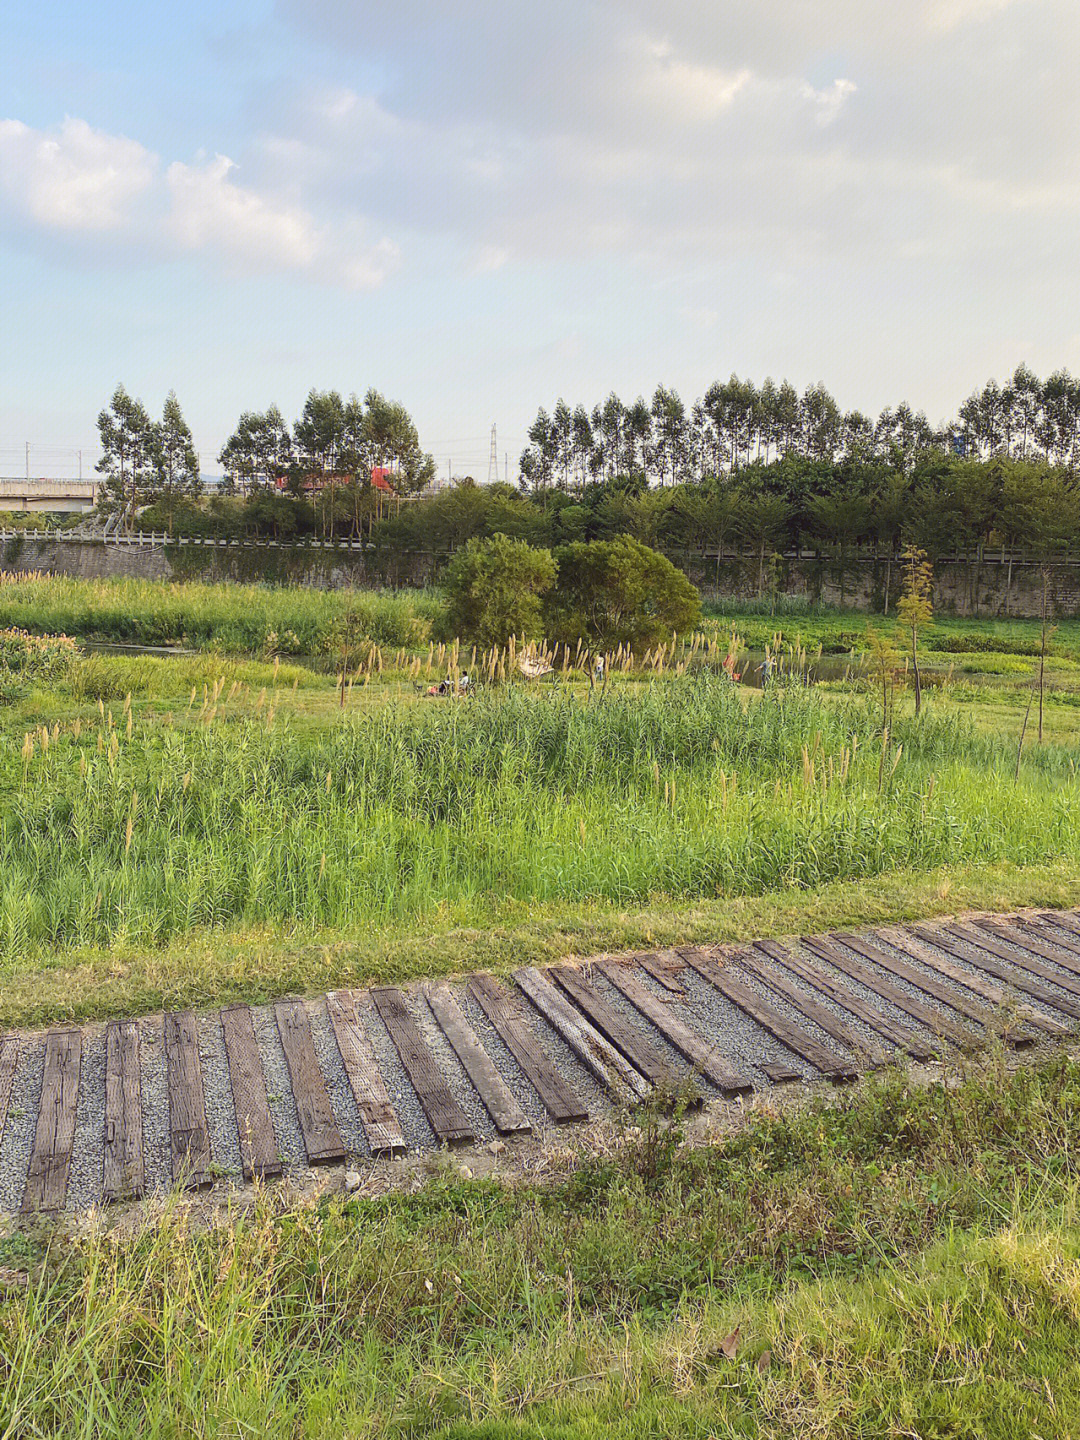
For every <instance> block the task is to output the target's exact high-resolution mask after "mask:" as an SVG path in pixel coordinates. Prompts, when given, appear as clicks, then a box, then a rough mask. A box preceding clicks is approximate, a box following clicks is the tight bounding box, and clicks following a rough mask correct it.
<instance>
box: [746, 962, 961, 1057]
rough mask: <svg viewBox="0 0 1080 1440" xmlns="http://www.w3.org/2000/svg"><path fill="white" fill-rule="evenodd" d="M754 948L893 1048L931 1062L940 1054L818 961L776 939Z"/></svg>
mask: <svg viewBox="0 0 1080 1440" xmlns="http://www.w3.org/2000/svg"><path fill="white" fill-rule="evenodd" d="M754 948H755V949H758V950H761V951H763V953H764V954H766V955H768V956H770V957H771V958H772V959H773V960H776V961H778V962H779V963H780V964H781V965H783V966H785V967H786V968H787V969H788V970H790V971H791V972H792V974H793V975H797V976H798V977H799V979H800V980H805V981H806V983H807V985H812V986H813V987H814V989H815V990H819V991H820V992H821V994H822V995H827V996H828V997H829V999H830V1000H833V1001H835V1003H836V1004H837V1005H842V1006H843V1008H844V1009H845V1010H847V1011H848V1012H849V1013H850V1014H852V1015H854V1016H855V1017H856V1018H857V1019H859V1020H861V1021H862V1022H863V1024H864V1025H867V1026H869V1028H870V1029H871V1030H873V1031H874V1032H875V1033H876V1034H878V1035H880V1036H882V1038H883V1039H885V1040H888V1041H889V1043H890V1044H891V1045H894V1046H895V1047H896V1048H897V1049H899V1050H904V1051H906V1052H907V1054H908V1055H910V1056H911V1057H912V1059H914V1060H929V1059H930V1058H931V1057H932V1056H933V1055H936V1054H937V1051H936V1050H935V1049H934V1047H933V1046H932V1045H931V1044H930V1042H929V1041H928V1040H924V1039H923V1037H922V1036H921V1035H919V1034H918V1032H917V1031H915V1030H912V1028H911V1027H910V1025H904V1024H901V1022H900V1021H899V1020H894V1019H893V1018H892V1016H891V1015H885V1014H884V1013H883V1012H882V1011H881V1010H879V1009H878V1008H877V1006H876V1005H871V1004H869V1002H868V1001H866V1000H864V999H863V998H862V996H861V995H855V994H853V993H852V990H851V987H850V985H844V984H843V983H842V982H841V981H839V980H837V979H836V977H835V976H833V975H830V974H829V972H828V971H827V970H824V969H822V967H821V966H820V965H819V964H818V963H817V961H815V960H808V959H806V957H805V956H803V955H799V954H797V953H796V952H795V951H794V950H789V949H788V948H787V946H786V945H781V944H779V943H778V942H777V941H775V940H755V942H754Z"/></svg>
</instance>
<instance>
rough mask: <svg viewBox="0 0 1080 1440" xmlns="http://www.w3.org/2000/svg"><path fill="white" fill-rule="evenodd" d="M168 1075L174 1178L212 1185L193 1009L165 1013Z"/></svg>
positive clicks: (192, 1186) (196, 1185)
mask: <svg viewBox="0 0 1080 1440" xmlns="http://www.w3.org/2000/svg"><path fill="white" fill-rule="evenodd" d="M165 1076H166V1084H167V1087H168V1091H169V1143H170V1146H171V1148H172V1173H173V1179H174V1180H176V1181H179V1182H182V1183H183V1184H184V1185H186V1186H187V1188H188V1189H189V1190H197V1189H199V1188H200V1187H201V1186H203V1185H212V1184H213V1176H212V1175H211V1174H210V1162H211V1156H210V1132H209V1130H208V1129H207V1125H206V1098H205V1095H204V1093H203V1079H202V1062H201V1061H200V1059H199V1037H198V1032H197V1031H196V1029H195V1016H194V1015H193V1014H192V1013H191V1011H190V1010H170V1011H168V1013H167V1014H166V1016H165Z"/></svg>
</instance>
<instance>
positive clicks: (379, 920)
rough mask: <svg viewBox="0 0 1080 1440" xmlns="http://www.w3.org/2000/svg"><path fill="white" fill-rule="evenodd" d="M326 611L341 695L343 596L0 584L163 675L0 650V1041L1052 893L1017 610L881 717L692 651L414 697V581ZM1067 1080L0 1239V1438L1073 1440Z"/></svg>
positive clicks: (1026, 648)
mask: <svg viewBox="0 0 1080 1440" xmlns="http://www.w3.org/2000/svg"><path fill="white" fill-rule="evenodd" d="M238 597H242V599H243V601H244V608H243V609H242V610H241V609H240V608H239V607H238V604H237V601H238ZM361 599H362V601H363V603H364V605H366V606H367V607H368V609H367V610H366V611H365V614H366V615H367V617H368V620H367V622H364V623H362V622H361V621H360V620H359V619H358V618H357V616H358V614H359V612H358V611H354V612H351V620H350V628H351V629H352V631H353V639H354V640H355V638H356V635H357V634H358V633H360V632H363V631H364V630H365V624H366V633H365V634H364V637H363V638H364V640H365V642H366V645H367V648H366V649H365V650H363V652H362V653H363V659H362V663H361V664H360V666H359V668H358V669H357V670H356V671H355V672H354V673H352V674H351V675H350V676H348V677H347V680H346V684H345V687H344V690H342V689H341V688H339V685H338V681H337V679H336V677H335V675H334V673H333V671H334V665H335V643H336V642H335V640H334V638H333V637H335V636H338V635H339V634H340V626H341V625H342V623H344V618H343V617H345V616H347V615H349V614H350V611H349V606H350V605H352V604H353V601H352V600H351V599H348V600H347V599H345V598H343V597H341V596H327V595H321V594H316V593H314V592H288V591H271V590H259V589H252V590H249V589H246V588H245V589H244V590H243V591H242V592H239V591H236V590H234V589H230V587H203V586H195V587H186V588H185V587H179V586H160V587H153V586H145V587H142V586H139V585H137V584H134V583H132V584H129V583H128V582H115V583H114V582H107V583H104V582H102V583H99V582H81V583H80V582H72V581H53V580H47V581H39V580H19V581H7V582H5V583H3V584H0V624H18V625H21V626H23V627H25V628H27V629H29V630H31V631H33V632H35V634H37V635H38V636H41V637H45V636H48V635H49V634H51V633H54V632H59V631H65V630H66V631H68V632H70V633H71V634H74V635H78V636H80V637H81V638H83V639H94V638H96V639H104V640H112V641H126V640H135V641H139V642H142V643H147V644H160V643H168V644H174V643H183V644H184V645H185V646H186V647H189V648H190V649H191V650H192V651H194V653H190V654H183V655H146V654H112V653H97V652H95V653H83V652H81V651H80V650H79V648H78V647H77V646H76V645H74V644H71V643H67V642H64V641H61V640H50V639H47V638H40V639H38V640H34V641H26V640H25V639H24V638H21V637H19V636H17V635H8V636H4V635H0V982H2V983H0V1024H2V1025H4V1026H13V1025H22V1024H33V1025H38V1024H44V1023H47V1022H50V1021H53V1020H56V1019H58V1018H63V1017H73V1018H78V1019H84V1018H89V1017H104V1016H106V1015H115V1014H133V1013H138V1012H145V1011H149V1010H153V1009H157V1008H160V1007H161V1006H162V1005H163V1004H168V1005H181V1004H195V1005H203V1004H205V1005H210V1004H217V1003H221V1002H223V1001H225V1000H228V999H237V998H242V999H247V1000H252V1001H254V1000H263V999H267V998H270V997H273V996H276V995H281V994H283V993H287V992H297V991H299V992H305V991H306V992H316V991H320V990H325V989H327V988H330V987H332V986H335V985H340V984H355V983H360V982H364V981H370V980H373V979H376V978H382V979H386V980H392V981H404V980H408V979H410V978H414V977H417V976H421V975H427V976H431V975H437V974H449V973H453V972H461V971H465V970H468V969H472V968H489V969H492V970H495V971H506V970H509V969H511V968H512V967H513V966H515V965H517V964H521V963H524V962H531V961H544V960H553V959H557V958H559V957H561V956H564V955H566V954H567V953H577V954H580V955H588V954H591V953H595V952H597V951H600V950H617V949H625V948H643V947H646V946H648V947H655V946H660V945H665V944H673V943H680V942H683V943H685V942H695V941H696V942H707V941H717V940H737V939H741V938H747V937H752V936H762V935H769V934H773V935H783V934H791V933H798V932H800V931H804V930H819V929H825V928H829V927H830V926H836V925H852V926H854V925H859V924H862V923H871V922H882V921H892V920H903V919H910V918H913V917H918V916H928V915H933V914H938V913H945V912H951V911H954V910H958V909H964V908H979V909H990V910H994V909H1012V908H1016V907H1018V906H1022V905H1027V904H1034V905H1074V904H1077V903H1078V902H1080V805H1078V803H1077V802H1078V800H1080V795H1078V780H1077V774H1076V754H1077V745H1078V743H1080V703H1078V701H1080V693H1078V691H1077V690H1074V689H1073V685H1074V683H1075V681H1074V678H1073V677H1074V676H1075V673H1076V672H1075V668H1074V667H1075V666H1076V665H1077V664H1080V626H1068V625H1062V626H1061V627H1059V629H1058V630H1057V632H1056V633H1055V635H1054V636H1053V641H1052V643H1053V647H1054V650H1053V655H1052V658H1051V662H1050V665H1049V669H1048V687H1049V688H1048V694H1047V697H1046V704H1045V709H1044V715H1043V721H1044V724H1043V739H1042V741H1041V743H1040V741H1039V739H1038V734H1037V718H1036V717H1037V708H1036V710H1033V712H1032V715H1031V718H1030V721H1029V723H1028V727H1027V732H1026V743H1025V746H1024V749H1023V753H1022V755H1021V756H1020V765H1019V774H1018V778H1017V774H1016V772H1017V756H1018V742H1019V737H1020V732H1021V728H1022V726H1023V724H1024V719H1025V711H1026V709H1027V707H1028V705H1029V703H1030V701H1031V699H1032V690H1031V684H1030V678H1031V666H1032V663H1033V661H1032V645H1033V643H1035V641H1036V640H1037V634H1036V629H1035V627H1033V626H1032V625H1031V624H1029V623H1026V622H1007V623H1006V622H1001V623H991V624H986V623H983V624H975V623H973V622H967V623H961V622H947V623H944V622H943V623H942V624H941V625H939V626H937V627H935V629H934V630H932V631H929V632H928V633H927V635H926V636H925V637H924V643H925V649H926V653H927V655H928V656H931V657H932V659H931V662H930V663H931V668H932V669H933V668H935V667H937V668H938V671H939V673H938V676H937V679H936V680H935V683H933V684H932V685H930V686H929V687H928V689H927V692H926V697H925V704H924V708H923V713H922V715H921V716H920V717H918V718H917V719H916V717H915V716H914V715H913V713H912V705H911V696H910V692H909V691H908V690H907V689H905V688H904V687H903V685H902V684H901V686H900V688H899V689H898V690H897V693H896V701H895V712H894V715H893V717H892V723H891V727H890V732H889V734H888V735H887V736H884V735H883V731H882V717H881V709H880V696H879V695H878V693H877V691H876V689H875V688H874V686H873V685H872V684H871V683H869V681H868V680H867V678H866V677H865V676H864V675H861V674H860V673H859V672H858V669H857V667H856V668H855V669H854V670H853V673H852V674H851V676H849V677H848V678H846V679H843V680H839V681H836V682H834V683H831V684H823V685H820V686H815V687H810V688H806V687H803V686H801V685H797V684H794V683H791V682H790V680H788V681H785V682H784V683H781V684H777V685H774V686H772V687H771V688H770V689H768V690H766V691H765V692H756V691H753V690H751V689H750V688H749V687H742V686H733V685H731V684H730V683H729V682H727V681H726V680H725V679H724V678H723V677H721V676H720V675H718V674H716V673H714V671H715V667H714V666H713V664H712V661H713V660H714V659H715V654H716V652H715V651H711V652H708V651H706V650H705V649H703V648H701V646H699V647H698V649H696V650H693V653H691V648H687V649H686V650H682V651H677V652H676V653H675V654H670V653H669V654H667V655H666V656H661V657H659V659H657V657H652V659H651V660H650V661H649V662H648V663H647V664H645V665H641V664H637V665H634V666H630V665H629V664H628V666H627V668H626V670H625V671H623V670H622V669H620V670H619V671H618V673H616V674H614V675H613V676H612V683H611V684H610V686H609V687H608V688H607V689H606V690H605V691H604V692H603V693H600V692H599V691H595V690H593V691H590V689H589V688H588V686H587V685H586V684H585V683H584V682H583V681H582V680H581V679H580V678H564V677H558V676H557V677H555V678H554V679H553V680H549V681H544V682H543V683H541V684H538V685H533V686H528V685H526V684H525V683H524V682H520V681H519V682H516V683H515V682H514V681H512V680H511V681H509V682H507V683H498V684H492V685H488V686H481V687H480V690H479V693H477V694H476V695H475V696H473V697H472V698H471V699H469V700H468V701H463V702H458V701H453V702H451V701H442V700H429V699H427V698H425V697H424V696H423V694H422V690H423V682H426V681H427V680H428V679H430V678H432V677H434V676H436V675H437V674H438V673H440V671H441V673H445V669H446V666H447V664H448V663H450V662H449V661H448V657H447V656H446V654H445V653H443V652H439V651H438V650H437V649H429V646H430V644H431V642H430V639H429V635H428V627H429V626H430V624H431V623H432V621H433V619H434V618H436V616H437V608H436V607H437V601H436V600H435V598H434V597H431V596H421V597H419V598H417V597H381V596H376V597H361ZM751 609H752V607H751ZM879 624H880V622H879ZM732 626H734V627H735V628H736V629H737V630H738V632H739V634H740V635H741V637H742V639H743V641H744V643H745V645H746V646H748V647H751V648H759V647H763V646H764V645H766V644H769V645H770V646H771V645H773V643H774V637H775V636H776V635H777V632H778V631H782V638H781V640H780V642H779V644H780V647H781V648H782V649H783V648H784V647H786V646H794V647H802V648H804V649H807V650H809V651H811V652H814V651H816V649H817V647H819V646H820V647H821V649H822V651H823V652H827V651H830V649H831V653H838V654H847V653H850V651H851V650H852V649H853V648H855V649H858V645H859V644H861V643H862V642H861V640H860V637H861V636H864V634H865V625H864V621H863V619H862V618H861V617H853V616H851V615H850V614H845V613H831V614H822V613H817V612H814V613H801V614H786V615H780V616H778V617H777V616H770V615H755V614H753V613H748V612H747V611H746V609H744V610H743V611H742V612H740V613H728V614H725V615H723V616H720V615H714V616H712V617H707V620H706V633H707V635H710V636H711V637H712V638H713V640H714V641H720V642H724V641H726V637H727V635H728V634H729V633H730V630H731V628H732ZM125 627H126V628H125ZM755 627H757V628H755ZM289 634H291V635H292V636H293V637H295V640H296V644H295V646H294V644H293V640H292V639H289V638H288V636H289ZM283 636H285V637H286V638H285V640H284V641H283V640H282V637H283ZM852 637H854V638H852ZM373 647H378V648H377V649H376V648H373ZM723 648H724V647H723V645H721V649H723ZM965 666H966V667H967V673H964V670H963V667H965ZM950 667H951V668H952V673H951V675H950V673H949V672H950ZM343 700H344V704H342V701H343ZM1078 1100H1080V1066H1078V1065H1077V1064H1076V1063H1073V1062H1069V1061H1067V1060H1066V1059H1064V1058H1063V1057H1057V1058H1049V1059H1044V1060H1043V1061H1041V1062H1040V1064H1039V1065H1038V1066H1037V1067H1029V1068H1027V1069H1023V1070H1020V1071H1017V1072H1016V1073H1011V1072H1009V1071H1008V1070H1007V1069H1006V1068H1005V1065H1004V1061H1003V1059H1002V1057H1001V1056H993V1057H991V1059H990V1061H989V1062H987V1063H986V1065H985V1066H984V1068H981V1069H968V1070H965V1071H962V1072H961V1071H956V1072H955V1073H954V1072H951V1071H950V1072H949V1073H948V1074H947V1075H945V1076H944V1077H943V1081H942V1082H940V1083H933V1084H930V1085H928V1086H921V1085H919V1084H917V1083H915V1082H914V1081H909V1080H907V1079H905V1078H903V1077H901V1076H898V1075H893V1074H887V1075H884V1076H880V1077H878V1078H876V1079H874V1080H872V1081H870V1082H868V1083H867V1084H866V1085H865V1086H862V1087H860V1089H859V1090H858V1091H857V1092H852V1093H850V1094H847V1095H844V1096H841V1097H839V1101H840V1103H838V1104H837V1105H836V1106H835V1107H833V1108H830V1109H827V1110H824V1109H817V1108H811V1109H809V1110H807V1111H805V1112H803V1113H796V1114H783V1113H780V1112H776V1113H768V1112H766V1113H763V1114H759V1115H757V1116H756V1117H754V1118H753V1119H752V1120H751V1121H750V1123H749V1125H748V1126H747V1128H746V1129H745V1131H744V1132H743V1133H742V1134H741V1135H739V1136H738V1137H737V1138H735V1139H734V1140H728V1141H726V1142H724V1143H719V1142H717V1143H715V1144H711V1145H701V1144H698V1145H695V1146H690V1145H683V1144H681V1143H680V1136H679V1134H678V1126H677V1123H676V1124H675V1126H674V1127H672V1126H671V1125H670V1124H669V1122H667V1121H664V1120H662V1119H661V1118H660V1117H659V1115H658V1114H650V1113H646V1114H644V1115H640V1116H637V1117H634V1123H633V1124H628V1128H627V1130H626V1132H625V1135H624V1137H623V1144H622V1145H621V1146H620V1147H619V1148H618V1149H617V1150H616V1152H615V1153H613V1154H609V1155H606V1156H599V1157H595V1158H594V1159H593V1160H591V1161H588V1162H587V1163H585V1164H583V1165H581V1166H577V1167H572V1166H570V1165H569V1164H567V1166H566V1167H565V1173H560V1176H559V1178H558V1179H556V1180H554V1181H552V1182H550V1183H548V1184H547V1185H544V1186H539V1185H526V1184H524V1183H522V1184H519V1185H518V1186H516V1187H508V1186H506V1185H503V1184H495V1183H492V1182H480V1181H475V1180H470V1179H468V1178H464V1177H463V1176H462V1175H461V1174H460V1173H459V1171H458V1170H457V1169H456V1168H453V1167H452V1166H450V1165H447V1166H446V1167H445V1168H442V1169H438V1171H437V1173H434V1174H433V1176H432V1178H431V1179H430V1180H429V1181H428V1182H427V1183H425V1184H424V1185H423V1186H421V1187H420V1188H419V1189H418V1190H417V1192H416V1193H415V1194H411V1195H405V1194H399V1195H395V1196H391V1197H387V1198H383V1199H379V1200H373V1199H372V1200H345V1199H344V1198H333V1199H328V1200H326V1201H324V1202H322V1203H320V1204H318V1205H312V1204H310V1203H299V1202H297V1201H295V1200H294V1199H290V1197H289V1196H288V1194H287V1192H284V1191H277V1192H272V1193H267V1194H265V1195H263V1196H261V1197H260V1198H259V1199H258V1201H257V1202H256V1204H255V1206H254V1208H253V1209H252V1210H250V1211H248V1212H244V1213H241V1212H240V1211H237V1212H236V1213H234V1214H232V1215H227V1216H224V1217H219V1219H218V1221H217V1222H216V1223H215V1224H213V1225H212V1226H210V1227H209V1228H206V1227H205V1226H203V1225H202V1224H200V1223H199V1222H198V1220H197V1217H195V1216H193V1215H192V1214H191V1213H190V1212H189V1211H188V1210H187V1208H186V1207H185V1206H183V1205H181V1204H175V1205H173V1206H172V1208H170V1209H169V1210H168V1212H167V1213H166V1214H165V1215H164V1216H149V1217H147V1218H146V1220H145V1221H144V1222H142V1223H136V1224H135V1225H134V1226H133V1228H131V1229H130V1230H129V1231H125V1232H123V1233H119V1232H115V1233H109V1232H107V1231H106V1230H105V1229H104V1227H102V1226H95V1225H90V1226H88V1227H86V1228H84V1229H83V1230H81V1231H80V1232H79V1233H78V1234H77V1235H76V1236H74V1237H73V1236H71V1235H70V1234H69V1233H68V1232H67V1231H66V1230H64V1229H63V1228H56V1227H49V1226H48V1225H42V1226H40V1227H39V1228H36V1229H35V1228H29V1229H26V1228H23V1229H12V1228H10V1227H9V1228H8V1229H7V1230H3V1229H0V1435H5V1436H7V1435H10V1436H13V1437H14V1436H22V1435H42V1436H44V1435H49V1436H64V1437H66V1436H73V1437H74V1436H90V1435H93V1436H95V1437H96V1436H99V1435H100V1436H116V1437H122V1436H123V1437H127V1436H135V1435H139V1436H140V1437H141V1436H155V1437H170V1440H172V1437H179V1436H185V1437H186V1436H200V1437H201V1436H215V1437H216V1436H221V1437H226V1436H228V1437H238V1436H244V1435H248V1434H251V1435H280V1436H283V1437H284V1436H289V1437H294V1436H311V1437H315V1436H320V1437H321V1436H323V1435H333V1436H335V1437H337V1436H347V1437H353V1436H356V1437H367V1436H376V1435H395V1436H420V1435H429V1434H432V1435H443V1436H447V1437H458V1440H465V1437H485V1440H506V1437H509V1436H511V1435H513V1436H526V1437H536V1440H540V1437H544V1440H552V1437H558V1440H564V1437H565V1440H570V1437H573V1440H578V1437H597V1440H598V1437H601V1436H605V1437H606V1436H609V1435H613V1436H623V1437H626V1440H641V1437H650V1440H652V1437H656V1440H661V1437H663V1440H667V1437H670V1436H686V1437H695V1440H707V1437H715V1436H724V1437H728V1436H730V1437H735V1436H748V1437H757V1436H762V1437H776V1440H779V1437H781V1436H783V1437H786V1436H792V1435H798V1436H819V1437H837V1440H840V1437H844V1440H846V1437H848V1436H860V1437H878V1436H880V1437H882V1440H885V1437H890V1440H892V1437H899V1436H916V1437H920V1440H946V1437H949V1440H968V1437H971V1440H974V1437H983V1436H987V1437H995V1440H996V1437H1002V1440H1012V1437H1016V1440H1020V1437H1028V1436H1032V1435H1038V1436H1044V1437H1049V1436H1055V1437H1056V1436H1067V1435H1069V1434H1080V1402H1078V1399H1077V1397H1078V1396H1080V1372H1078V1363H1077V1360H1076V1355H1077V1353H1078V1350H1080V1346H1078V1340H1080V1333H1078V1330H1080V1326H1078V1321H1080V1299H1078V1297H1080V1189H1078V1184H1080V1175H1078V1173H1077V1162H1076V1156H1077V1153H1078V1150H1077V1139H1078V1134H1077V1123H1078V1122H1077V1118H1076V1117H1077V1114H1078V1113H1080V1112H1078V1108H1077V1102H1078ZM24 1278H25V1286H24V1285H23V1284H22V1281H23V1280H24ZM736 1329H737V1330H738V1336H737V1339H736V1340H734V1341H730V1342H729V1340H728V1337H730V1336H731V1335H732V1333H733V1332H735V1331H736ZM729 1352H732V1353H729Z"/></svg>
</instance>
